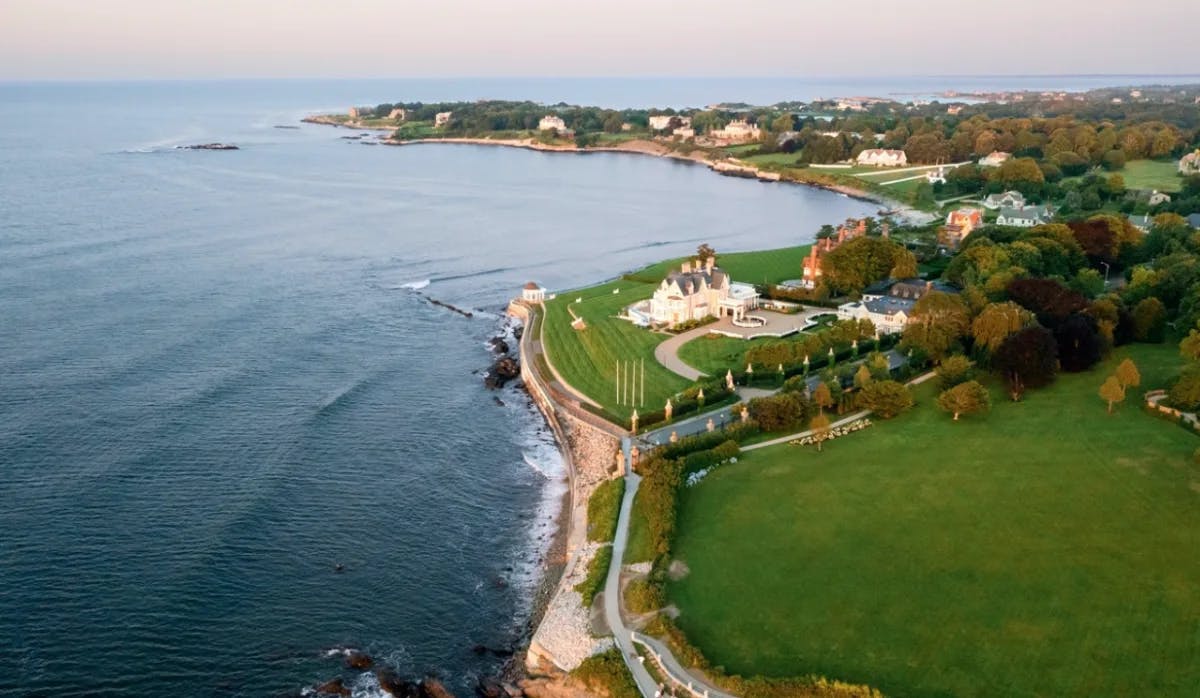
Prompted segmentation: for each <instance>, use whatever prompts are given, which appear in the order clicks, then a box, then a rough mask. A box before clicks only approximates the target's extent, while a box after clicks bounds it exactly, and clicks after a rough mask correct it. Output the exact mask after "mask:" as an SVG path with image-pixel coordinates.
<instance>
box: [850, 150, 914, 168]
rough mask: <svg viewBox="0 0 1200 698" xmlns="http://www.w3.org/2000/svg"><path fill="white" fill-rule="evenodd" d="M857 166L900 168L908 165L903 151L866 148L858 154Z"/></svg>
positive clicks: (906, 156)
mask: <svg viewBox="0 0 1200 698" xmlns="http://www.w3.org/2000/svg"><path fill="white" fill-rule="evenodd" d="M858 164H860V165H868V166H871V167H902V166H904V165H907V164H908V155H907V154H906V153H905V152H904V151H903V150H887V149H884V148H868V149H866V150H864V151H862V152H861V153H859V154H858Z"/></svg>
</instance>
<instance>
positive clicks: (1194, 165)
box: [1179, 150, 1200, 176]
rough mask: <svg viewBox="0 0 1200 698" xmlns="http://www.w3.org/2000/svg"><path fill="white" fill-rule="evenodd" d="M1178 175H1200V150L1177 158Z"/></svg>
mask: <svg viewBox="0 0 1200 698" xmlns="http://www.w3.org/2000/svg"><path fill="white" fill-rule="evenodd" d="M1179 174H1181V175H1184V176H1187V175H1194V174H1200V150H1196V151H1195V152H1192V153H1188V154H1187V155H1184V156H1183V157H1181V158H1179Z"/></svg>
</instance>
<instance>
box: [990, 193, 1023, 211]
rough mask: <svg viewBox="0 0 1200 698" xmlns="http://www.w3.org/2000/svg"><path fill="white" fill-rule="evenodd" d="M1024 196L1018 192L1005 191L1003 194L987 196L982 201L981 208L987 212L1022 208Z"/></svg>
mask: <svg viewBox="0 0 1200 698" xmlns="http://www.w3.org/2000/svg"><path fill="white" fill-rule="evenodd" d="M1024 206H1025V195H1024V194H1022V193H1021V192H1019V191H1015V190H1014V191H1006V192H1004V193H1003V194H988V195H987V196H985V197H984V199H983V207H984V208H986V209H988V210H989V211H995V210H996V209H999V208H1004V207H1007V208H1024Z"/></svg>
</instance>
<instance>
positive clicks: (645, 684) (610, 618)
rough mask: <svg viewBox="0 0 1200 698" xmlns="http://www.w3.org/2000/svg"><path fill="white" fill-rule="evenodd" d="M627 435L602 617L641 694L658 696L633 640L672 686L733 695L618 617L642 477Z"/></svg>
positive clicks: (705, 697)
mask: <svg viewBox="0 0 1200 698" xmlns="http://www.w3.org/2000/svg"><path fill="white" fill-rule="evenodd" d="M631 446H632V442H631V441H630V439H628V438H624V439H622V440H621V449H622V450H623V451H624V452H625V464H626V468H625V472H626V475H625V496H624V497H622V499H621V509H620V513H619V514H618V516H617V534H616V536H615V537H614V538H613V554H612V564H611V565H609V568H608V577H607V578H606V579H605V582H604V620H605V622H606V623H607V624H608V628H609V630H611V631H612V634H613V639H614V640H615V641H616V643H617V647H618V648H620V650H621V656H622V657H624V659H625V664H626V665H627V666H628V667H629V672H630V673H631V674H633V680H634V681H635V682H636V683H637V686H638V690H639V691H641V693H642V695H643V696H644V698H659V696H660V695H661V694H662V689H661V688H660V686H659V684H658V682H657V681H655V680H654V677H652V676H651V675H650V672H649V671H647V669H646V667H645V665H644V664H643V662H644V661H645V658H644V656H643V655H641V654H639V653H638V651H637V648H635V647H634V643H637V644H639V645H642V646H643V647H644V648H646V650H647V653H648V654H649V655H650V658H651V659H652V660H653V661H654V663H655V664H657V669H658V672H659V673H660V674H662V675H663V676H664V677H665V678H666V679H667V680H668V681H670V682H672V683H673V684H675V688H677V689H679V690H681V691H686V692H688V693H691V694H692V695H694V696H696V698H733V696H731V695H730V694H728V693H725V692H724V691H721V690H720V689H718V688H717V687H716V686H713V685H711V684H709V683H707V682H705V681H704V680H702V679H701V678H700V677H698V676H694V675H692V674H691V673H690V672H688V670H687V669H685V668H684V667H683V665H682V664H680V663H679V660H677V659H676V658H675V655H674V654H672V653H671V650H670V649H669V648H667V647H666V646H665V645H663V644H662V643H661V642H659V641H658V640H655V639H653V638H650V637H646V636H645V635H642V634H640V633H635V632H634V631H633V630H632V629H630V628H629V627H628V626H627V625H625V619H624V618H622V617H621V568H622V566H623V565H622V561H623V560H624V559H625V548H626V544H627V543H628V542H629V519H630V516H631V515H632V511H633V499H634V497H635V496H637V490H638V484H640V483H641V481H642V478H641V477H640V476H639V475H638V474H637V473H635V472H633V468H632V467H630V465H631V464H632V461H631V460H630V447H631Z"/></svg>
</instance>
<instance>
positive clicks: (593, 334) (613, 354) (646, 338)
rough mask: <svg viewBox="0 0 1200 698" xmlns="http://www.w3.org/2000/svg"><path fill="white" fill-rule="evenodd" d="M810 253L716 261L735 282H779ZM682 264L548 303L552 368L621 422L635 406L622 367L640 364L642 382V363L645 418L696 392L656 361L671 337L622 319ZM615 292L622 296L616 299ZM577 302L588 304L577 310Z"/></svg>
mask: <svg viewBox="0 0 1200 698" xmlns="http://www.w3.org/2000/svg"><path fill="white" fill-rule="evenodd" d="M807 253H808V246H802V247H788V248H784V249H780V250H765V251H758V252H733V253H729V254H718V258H717V261H718V264H719V265H720V266H721V267H722V268H724V269H725V270H726V271H727V272H729V274H730V276H731V277H732V278H733V280H734V281H745V282H747V283H777V282H780V281H783V280H785V279H795V278H798V277H799V276H800V265H801V261H802V260H803V259H804V255H805V254H807ZM681 261H682V260H680V259H674V260H668V261H665V262H659V263H657V264H653V265H651V266H649V267H646V268H644V269H642V270H640V271H637V272H635V273H633V274H630V275H628V277H627V278H625V279H622V280H619V281H613V282H609V283H606V284H601V285H599V286H593V287H591V288H586V289H583V290H579V291H564V292H562V293H560V294H559V295H558V298H555V299H554V300H551V301H548V302H547V303H546V321H545V334H544V339H545V350H546V354H547V356H549V357H550V361H551V362H552V363H553V364H554V366H555V368H557V369H558V371H559V372H560V373H561V374H562V376H563V378H564V379H565V380H566V381H567V382H568V383H570V384H571V385H572V386H573V387H574V388H575V389H577V390H579V391H580V392H582V393H583V394H585V395H587V396H588V397H590V398H591V399H593V400H595V401H596V402H598V403H600V404H601V405H603V406H604V408H605V409H606V410H607V411H608V412H610V413H611V414H612V415H615V416H616V417H619V418H620V419H622V420H624V419H626V418H628V417H629V415H630V414H631V413H632V412H633V409H634V407H633V406H631V405H618V404H616V402H617V393H616V371H617V362H618V361H633V362H636V363H637V365H638V367H639V368H638V372H639V373H638V375H639V378H640V375H641V373H640V371H641V368H640V367H641V366H642V365H643V361H644V365H645V371H646V374H645V375H646V381H645V383H646V386H645V401H644V403H643V408H644V409H643V411H645V410H646V409H652V410H657V409H660V408H661V407H662V406H663V404H664V403H666V401H667V398H668V397H671V396H672V395H674V394H676V393H678V392H680V391H681V390H683V389H685V388H687V387H688V386H689V385H690V383H689V382H688V381H687V380H685V379H683V378H681V377H679V376H677V375H675V374H674V373H671V372H670V371H668V370H667V369H665V368H663V367H662V366H661V365H660V364H659V363H658V361H656V360H655V359H654V348H655V347H656V346H658V344H659V343H660V342H662V341H663V340H665V339H666V338H667V335H664V334H657V333H654V332H650V331H649V330H645V329H642V328H640V327H635V326H634V325H633V324H632V323H630V322H627V321H625V320H621V319H618V318H617V315H618V314H619V313H620V312H621V311H622V309H623V308H624V307H625V306H628V305H630V304H632V303H634V302H636V301H639V300H644V299H646V298H649V297H650V296H651V295H653V293H654V289H655V288H657V286H658V284H659V282H661V281H662V279H663V277H665V276H666V274H667V272H668V270H670V269H672V268H676V267H678V266H679V264H680V262H681ZM614 290H618V291H619V293H616V294H614V293H613V291H614ZM577 298H582V299H583V301H582V302H581V303H576V302H575V300H576V299H577ZM568 305H570V306H571V309H572V310H574V311H575V312H576V314H578V315H579V316H580V317H582V318H583V319H584V321H585V322H586V323H587V329H584V330H576V329H574V328H573V327H571V319H572V318H571V314H570V312H569V311H568V309H567V306H568ZM701 370H703V369H701ZM639 392H640V391H639Z"/></svg>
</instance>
